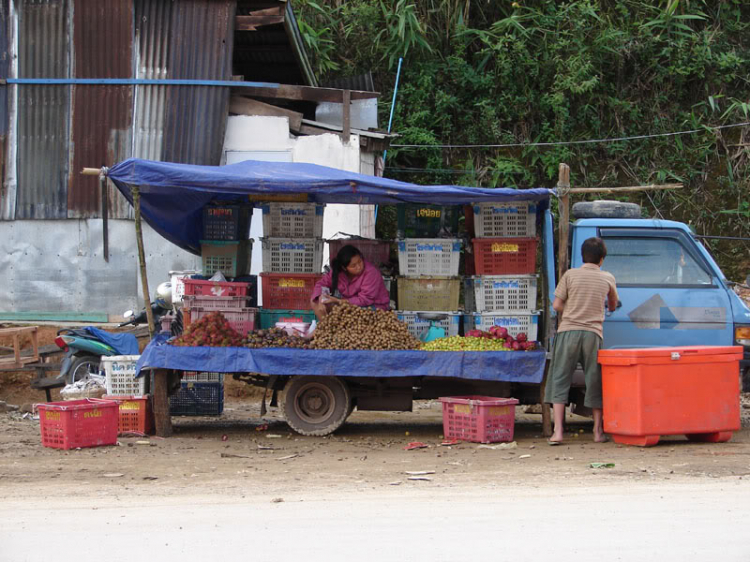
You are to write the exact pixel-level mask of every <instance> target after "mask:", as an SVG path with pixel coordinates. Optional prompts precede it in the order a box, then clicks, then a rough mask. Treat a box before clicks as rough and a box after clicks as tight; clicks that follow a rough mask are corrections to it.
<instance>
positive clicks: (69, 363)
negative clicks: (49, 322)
mask: <svg viewBox="0 0 750 562" xmlns="http://www.w3.org/2000/svg"><path fill="white" fill-rule="evenodd" d="M167 293H168V294H169V296H168V297H166V296H165V295H166V294H167ZM171 310H172V307H171V287H169V286H168V284H167V283H162V284H161V285H159V287H158V288H157V290H156V298H155V299H154V302H153V303H152V304H151V312H152V314H153V318H154V324H155V327H154V328H155V331H158V327H159V326H160V321H161V317H162V316H164V315H165V314H167V313H168V312H171ZM123 317H124V318H126V321H125V322H123V323H122V324H120V325H119V327H123V326H130V325H132V326H137V325H139V324H145V323H146V322H147V321H148V320H147V318H148V317H147V314H146V310H145V309H144V310H143V311H142V312H141V313H140V314H138V315H136V314H135V313H134V312H133V311H132V310H128V311H126V312H125V313H124V314H123ZM176 324H177V325H175V323H174V322H173V330H180V331H181V327H182V324H181V317H178V322H177V323H176ZM128 336H129V337H128ZM55 344H57V346H58V347H59V348H60V349H62V350H63V351H65V357H64V358H63V361H62V366H61V368H60V374H59V375H58V377H57V378H59V379H64V380H65V382H66V384H72V383H74V382H76V381H79V380H83V379H86V378H88V377H89V375H91V374H99V373H100V372H101V358H102V357H110V356H113V355H136V354H137V353H138V340H137V339H136V337H135V336H134V335H133V334H110V333H109V332H105V331H103V330H99V329H98V328H95V327H92V326H89V327H86V328H75V329H73V328H66V329H62V330H60V331H59V332H57V337H56V338H55Z"/></svg>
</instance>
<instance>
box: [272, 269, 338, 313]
mask: <svg viewBox="0 0 750 562" xmlns="http://www.w3.org/2000/svg"><path fill="white" fill-rule="evenodd" d="M321 277H323V276H322V275H320V274H318V273H261V274H260V278H261V283H262V285H261V287H262V288H263V308H270V309H282V310H311V309H312V306H311V305H310V296H311V295H312V292H313V289H314V288H315V284H316V283H317V282H318V280H320V278H321Z"/></svg>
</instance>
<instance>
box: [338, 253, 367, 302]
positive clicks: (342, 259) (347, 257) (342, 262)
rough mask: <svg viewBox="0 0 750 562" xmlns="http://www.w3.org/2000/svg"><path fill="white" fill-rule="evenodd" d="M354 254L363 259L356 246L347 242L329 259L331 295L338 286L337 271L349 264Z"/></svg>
mask: <svg viewBox="0 0 750 562" xmlns="http://www.w3.org/2000/svg"><path fill="white" fill-rule="evenodd" d="M354 256H359V257H360V258H362V261H364V259H365V257H364V256H363V255H362V252H360V251H359V249H358V248H357V247H356V246H352V245H351V244H347V245H346V246H344V247H343V248H341V249H340V250H339V253H338V254H336V257H335V258H333V260H332V261H331V295H333V294H335V293H336V289H338V287H339V273H340V272H342V271H343V270H345V269H346V268H347V267H348V266H349V263H351V261H352V258H353V257H354Z"/></svg>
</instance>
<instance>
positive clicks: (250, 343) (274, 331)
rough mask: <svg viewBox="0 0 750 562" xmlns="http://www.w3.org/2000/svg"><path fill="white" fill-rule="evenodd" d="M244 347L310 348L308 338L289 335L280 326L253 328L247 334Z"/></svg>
mask: <svg viewBox="0 0 750 562" xmlns="http://www.w3.org/2000/svg"><path fill="white" fill-rule="evenodd" d="M244 345H245V347H249V348H251V349H260V348H264V347H286V348H290V349H311V348H312V346H311V344H310V340H307V339H305V338H301V337H299V336H290V335H289V334H287V333H286V331H284V330H283V329H282V328H269V329H267V330H255V331H254V332H250V333H249V334H248V335H247V339H246V340H245V343H244Z"/></svg>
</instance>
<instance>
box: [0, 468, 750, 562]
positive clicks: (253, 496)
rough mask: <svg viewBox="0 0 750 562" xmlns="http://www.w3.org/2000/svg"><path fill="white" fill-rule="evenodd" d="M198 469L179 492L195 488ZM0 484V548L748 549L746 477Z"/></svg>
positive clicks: (248, 551) (20, 557)
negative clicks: (91, 486) (298, 487)
mask: <svg viewBox="0 0 750 562" xmlns="http://www.w3.org/2000/svg"><path fill="white" fill-rule="evenodd" d="M199 486H200V485H199V483H198V482H196V487H195V488H192V489H191V490H190V491H186V493H194V492H198V491H199ZM272 499H273V498H272V497H270V496H263V495H257V492H254V491H253V490H252V489H248V490H247V495H246V496H245V497H242V495H241V494H237V495H235V496H232V497H207V496H197V495H185V496H180V497H150V498H149V497H135V498H133V497H128V496H127V495H125V494H121V495H119V496H117V497H109V498H101V497H100V498H96V499H88V498H29V499H27V500H25V501H23V502H19V501H15V500H14V501H3V500H2V499H1V498H0V561H2V562H23V561H33V562H37V561H45V562H61V561H67V560H71V561H76V562H86V561H89V560H96V561H97V562H104V561H106V562H116V561H120V560H128V561H137V562H142V561H148V560H155V561H159V562H167V561H180V562H187V561H194V560H196V561H201V562H213V561H228V560H242V561H256V560H258V561H260V560H263V561H269V562H270V561H276V560H280V561H287V560H289V561H295V562H315V561H325V562H335V561H339V560H347V561H357V562H361V561H370V560H373V561H375V560H377V561H391V560H392V561H421V560H425V561H430V562H439V561H451V562H453V561H461V562H472V561H480V560H482V561H484V560H492V561H499V560H513V561H525V560H529V561H532V560H533V561H534V562H538V561H542V560H544V559H552V557H554V559H556V560H574V561H575V562H586V561H589V560H591V561H594V560H595V561H597V562H608V561H616V560H622V561H631V560H632V561H638V562H644V561H650V560H654V561H657V560H658V561H659V562H669V561H672V560H674V561H679V562H689V561H693V560H695V561H700V562H709V561H714V560H720V561H722V562H734V561H742V562H747V561H748V560H750V481H748V480H747V479H745V480H739V479H732V480H729V479H727V480H720V481H711V480H705V479H702V480H697V479H696V480H687V481H683V482H677V483H668V484H666V485H665V484H664V483H663V482H662V483H653V484H644V483H638V484H629V483H627V482H617V483H613V484H606V483H603V482H598V483H596V484H595V485H592V486H588V487H580V486H577V487H566V488H563V489H560V488H557V487H551V486H548V485H542V486H540V487H536V486H535V487H532V486H529V487H524V488H519V487H514V488H504V487H503V486H502V484H501V483H498V484H497V485H496V486H494V487H487V488H471V489H468V490H459V489H457V488H441V489H438V488H435V487H434V486H433V483H431V482H410V483H405V484H402V485H401V486H398V487H388V488H387V489H385V490H382V491H369V490H368V491H363V492H358V491H351V492H337V493H330V492H327V491H316V490H311V491H310V492H309V493H305V494H302V495H299V494H295V495H294V496H291V495H290V496H288V497H284V498H283V499H284V501H283V502H277V503H274V502H272V501H271V500H272Z"/></svg>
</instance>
